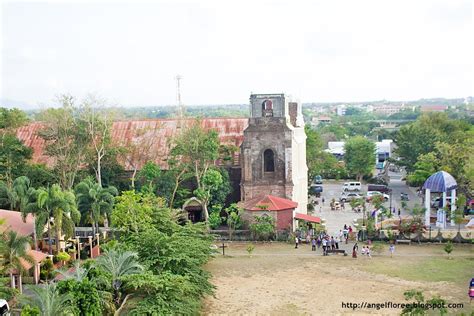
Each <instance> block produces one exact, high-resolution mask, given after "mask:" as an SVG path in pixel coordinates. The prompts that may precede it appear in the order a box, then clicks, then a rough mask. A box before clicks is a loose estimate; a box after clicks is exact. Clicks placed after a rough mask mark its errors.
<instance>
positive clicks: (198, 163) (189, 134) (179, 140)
mask: <svg viewBox="0 0 474 316" xmlns="http://www.w3.org/2000/svg"><path fill="white" fill-rule="evenodd" d="M171 152H172V155H174V156H175V157H179V158H180V160H181V161H182V162H184V163H185V164H187V165H188V166H189V168H188V169H189V170H192V173H193V175H194V178H195V180H196V184H197V189H196V192H197V193H199V194H201V195H203V197H204V198H205V200H206V201H208V199H206V197H205V196H204V195H205V194H206V192H207V191H209V185H210V184H211V183H210V182H208V183H206V182H203V181H202V180H203V178H204V176H205V175H206V173H208V170H209V168H210V167H211V166H212V165H213V164H214V162H215V160H216V159H217V158H218V157H219V138H218V134H217V131H215V130H205V129H204V128H203V127H202V126H201V122H200V121H198V120H197V121H195V122H193V123H192V124H191V125H190V126H188V127H186V128H185V129H183V130H182V132H181V133H180V134H179V135H177V137H176V138H175V139H174V146H173V148H172V150H171ZM211 178H216V177H214V173H211V174H210V175H209V177H208V180H211ZM216 180H217V178H216ZM202 207H203V212H204V219H205V220H206V221H207V219H208V217H209V212H208V210H207V204H206V203H205V202H203V205H202Z"/></svg>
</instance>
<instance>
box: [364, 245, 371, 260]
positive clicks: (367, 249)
mask: <svg viewBox="0 0 474 316" xmlns="http://www.w3.org/2000/svg"><path fill="white" fill-rule="evenodd" d="M365 254H366V255H367V257H369V258H372V256H371V255H370V247H369V246H367V248H366V249H365Z"/></svg>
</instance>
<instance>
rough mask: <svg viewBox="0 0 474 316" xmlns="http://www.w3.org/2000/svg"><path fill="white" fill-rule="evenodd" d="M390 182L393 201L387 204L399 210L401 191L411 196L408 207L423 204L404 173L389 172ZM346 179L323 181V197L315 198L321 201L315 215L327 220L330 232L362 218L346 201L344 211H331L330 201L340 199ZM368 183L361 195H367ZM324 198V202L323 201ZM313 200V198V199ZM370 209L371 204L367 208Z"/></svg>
mask: <svg viewBox="0 0 474 316" xmlns="http://www.w3.org/2000/svg"><path fill="white" fill-rule="evenodd" d="M389 176H390V183H389V187H390V188H391V189H392V195H391V203H390V201H388V202H386V203H385V206H386V207H387V208H388V207H390V206H391V207H392V208H395V209H396V210H397V211H398V209H401V199H400V193H402V192H403V193H407V194H408V196H409V201H408V208H412V207H413V206H414V205H415V204H419V205H421V202H422V201H421V198H420V197H418V196H417V195H416V191H415V190H414V189H413V188H409V187H408V186H407V185H406V183H405V181H402V180H401V179H402V177H403V175H402V174H400V173H392V172H390V173H389ZM344 182H347V181H345V180H340V181H336V180H325V181H324V183H323V193H322V195H321V198H319V199H315V200H316V201H318V202H319V205H317V206H315V212H314V215H316V216H319V217H321V218H323V219H325V220H326V228H327V230H328V233H329V234H334V233H335V232H338V231H339V230H340V229H342V227H343V226H344V225H345V224H346V225H352V224H353V223H354V220H355V219H358V218H362V214H361V213H355V212H353V211H352V210H351V207H350V205H349V203H346V208H345V210H343V211H331V209H330V207H329V203H330V202H331V200H332V199H335V200H336V201H339V198H340V196H341V192H342V185H343V184H344ZM366 193H367V185H366V184H363V185H362V191H361V192H360V195H362V196H364V197H365V196H366ZM322 198H324V204H323V205H321V204H322V203H321V202H322ZM312 201H313V200H312ZM367 210H368V211H370V205H368V208H367ZM401 214H402V215H407V212H405V211H401Z"/></svg>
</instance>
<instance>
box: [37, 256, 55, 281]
mask: <svg viewBox="0 0 474 316" xmlns="http://www.w3.org/2000/svg"><path fill="white" fill-rule="evenodd" d="M54 275H55V273H54V264H53V262H52V261H51V259H49V258H48V259H46V260H44V261H43V263H42V264H41V267H40V279H41V280H45V281H48V280H51V279H52V278H54Z"/></svg>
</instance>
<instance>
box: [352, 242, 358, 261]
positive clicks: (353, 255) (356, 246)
mask: <svg viewBox="0 0 474 316" xmlns="http://www.w3.org/2000/svg"><path fill="white" fill-rule="evenodd" d="M357 251H359V246H358V245H357V243H355V244H354V247H352V258H357Z"/></svg>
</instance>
